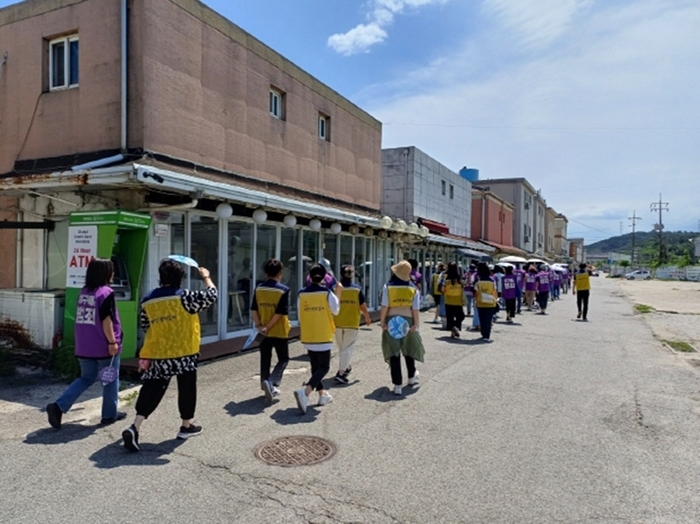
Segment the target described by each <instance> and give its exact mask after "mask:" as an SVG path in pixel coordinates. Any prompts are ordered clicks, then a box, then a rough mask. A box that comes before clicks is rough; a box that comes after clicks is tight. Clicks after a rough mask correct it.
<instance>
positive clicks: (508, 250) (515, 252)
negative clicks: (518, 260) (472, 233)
mask: <svg viewBox="0 0 700 524" xmlns="http://www.w3.org/2000/svg"><path fill="white" fill-rule="evenodd" d="M482 242H484V243H485V244H488V245H489V246H492V247H495V248H496V249H498V250H499V251H500V252H501V253H507V254H508V255H516V256H519V257H523V256H526V255H527V251H523V250H522V249H518V248H517V247H514V246H506V245H504V244H499V243H498V242H491V241H490V240H482Z"/></svg>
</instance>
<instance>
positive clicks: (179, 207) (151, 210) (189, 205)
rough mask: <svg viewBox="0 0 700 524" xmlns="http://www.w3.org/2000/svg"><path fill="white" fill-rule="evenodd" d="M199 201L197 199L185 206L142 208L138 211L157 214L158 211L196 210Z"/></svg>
mask: <svg viewBox="0 0 700 524" xmlns="http://www.w3.org/2000/svg"><path fill="white" fill-rule="evenodd" d="M198 202H199V201H198V200H197V199H196V198H193V199H192V202H187V203H185V204H174V205H172V206H160V207H142V208H141V209H138V210H137V211H139V212H142V213H148V212H153V213H155V212H157V211H176V210H178V209H194V208H195V207H197V203H198Z"/></svg>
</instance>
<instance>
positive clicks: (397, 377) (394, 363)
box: [389, 355, 403, 386]
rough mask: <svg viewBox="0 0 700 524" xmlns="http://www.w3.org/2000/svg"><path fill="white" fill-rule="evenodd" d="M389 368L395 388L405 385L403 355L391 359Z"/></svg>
mask: <svg viewBox="0 0 700 524" xmlns="http://www.w3.org/2000/svg"><path fill="white" fill-rule="evenodd" d="M389 367H390V369H391V383H392V384H394V386H401V384H402V383H403V375H402V374H401V355H396V356H393V357H391V358H390V359H389Z"/></svg>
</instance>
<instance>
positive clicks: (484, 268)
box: [476, 262, 491, 280]
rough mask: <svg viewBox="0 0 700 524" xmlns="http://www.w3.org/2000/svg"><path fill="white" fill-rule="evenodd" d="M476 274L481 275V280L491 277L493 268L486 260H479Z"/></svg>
mask: <svg viewBox="0 0 700 524" xmlns="http://www.w3.org/2000/svg"><path fill="white" fill-rule="evenodd" d="M476 274H477V275H478V276H479V280H488V279H490V278H491V270H490V269H489V265H488V264H487V263H486V262H479V264H478V265H477V266H476Z"/></svg>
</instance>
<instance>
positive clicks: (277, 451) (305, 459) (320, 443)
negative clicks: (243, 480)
mask: <svg viewBox="0 0 700 524" xmlns="http://www.w3.org/2000/svg"><path fill="white" fill-rule="evenodd" d="M335 452H336V447H335V444H333V443H332V442H331V441H330V440H326V439H323V438H319V437H308V436H297V437H282V438H277V439H274V440H270V441H268V442H263V443H262V444H259V445H258V446H257V447H256V448H255V456H256V457H258V458H259V459H260V460H262V461H264V462H267V463H268V464H272V465H273V466H285V467H288V466H308V465H310V464H318V463H319V462H322V461H324V460H326V459H329V458H331V457H332V456H333V455H335Z"/></svg>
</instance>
